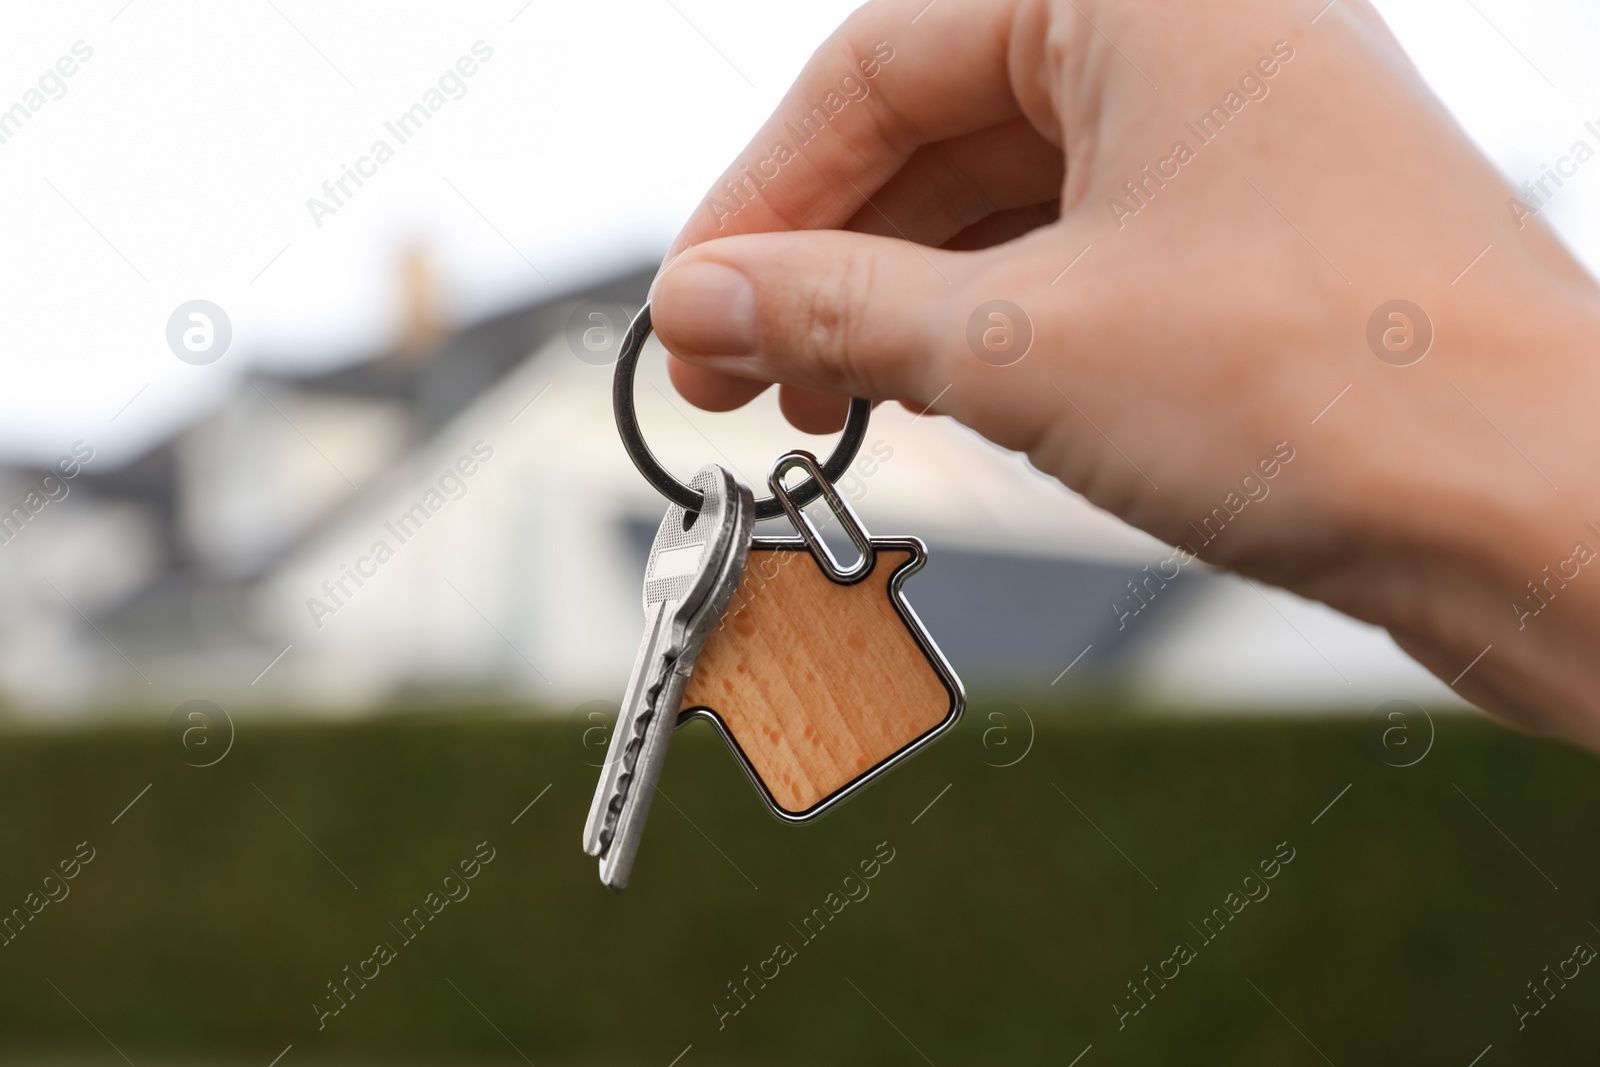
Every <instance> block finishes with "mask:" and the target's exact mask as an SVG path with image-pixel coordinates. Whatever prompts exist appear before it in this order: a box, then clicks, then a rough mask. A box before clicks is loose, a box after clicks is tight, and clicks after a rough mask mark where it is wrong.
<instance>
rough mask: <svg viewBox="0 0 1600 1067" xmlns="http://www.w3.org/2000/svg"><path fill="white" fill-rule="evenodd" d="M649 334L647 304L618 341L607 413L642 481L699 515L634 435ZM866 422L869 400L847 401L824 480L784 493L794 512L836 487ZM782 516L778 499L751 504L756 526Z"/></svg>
mask: <svg viewBox="0 0 1600 1067" xmlns="http://www.w3.org/2000/svg"><path fill="white" fill-rule="evenodd" d="M652 332H653V327H652V326H651V324H650V305H649V303H646V304H645V305H644V307H642V308H640V309H639V313H638V314H637V315H635V316H634V317H633V321H632V322H631V323H629V324H628V333H627V335H626V336H625V337H623V339H622V354H621V355H619V356H618V357H617V369H616V373H615V374H614V375H613V376H612V379H611V408H612V411H613V412H614V413H615V414H616V419H617V431H618V432H619V433H620V434H621V435H622V447H623V448H625V449H627V452H628V458H629V459H631V460H633V465H634V466H635V467H637V468H638V469H639V473H640V474H642V475H644V478H645V481H647V482H649V483H650V484H651V485H653V486H655V488H656V490H657V491H658V492H659V493H660V494H661V495H662V496H664V497H666V498H667V499H668V500H670V501H672V502H673V503H674V504H677V505H678V506H680V507H682V508H684V509H685V510H687V511H690V512H695V511H699V510H700V504H701V500H700V494H699V493H697V492H695V491H694V490H693V489H691V488H689V486H687V485H685V484H684V483H683V482H681V481H679V480H678V479H677V478H676V477H675V476H674V475H673V473H672V472H671V471H669V470H667V468H666V467H665V466H663V465H662V463H661V461H660V460H658V459H656V457H655V453H653V452H651V451H650V446H649V445H647V444H645V440H644V434H643V433H642V432H641V431H640V429H639V414H638V412H637V411H636V410H635V409H634V404H633V379H634V373H635V371H636V370H637V368H638V366H639V355H640V353H642V352H643V351H644V343H645V342H646V341H647V340H649V339H650V334H651V333H652ZM871 417H872V402H871V401H870V400H863V399H862V398H860V397H856V398H854V399H852V400H851V401H850V411H849V414H848V415H846V417H845V423H844V433H843V434H842V435H841V436H840V437H839V443H838V444H837V445H835V446H834V449H833V454H832V455H831V456H829V457H828V460H827V462H826V463H823V464H821V467H820V472H821V474H822V475H824V476H825V477H824V478H822V479H819V478H816V477H813V478H812V479H811V480H809V481H806V482H803V483H801V484H800V485H798V486H796V487H795V488H793V489H790V490H788V495H789V497H790V498H791V499H792V500H793V502H794V503H795V504H796V505H797V506H799V507H805V506H806V505H807V504H809V503H811V502H812V501H813V500H815V499H817V497H818V496H819V495H821V494H822V492H823V490H822V486H823V485H824V484H827V483H829V482H836V481H838V480H839V479H840V478H841V477H843V475H844V472H845V471H847V470H849V469H850V463H851V461H852V460H854V459H855V458H856V453H858V452H860V451H861V445H862V442H864V441H865V440H866V439H867V420H869V419H870V418H871ZM808 454H809V453H808ZM784 511H785V509H784V505H783V503H782V499H781V498H780V497H778V496H776V495H774V496H769V497H763V498H762V499H760V500H757V501H756V518H757V519H758V520H760V519H775V518H777V517H778V516H779V515H782V514H784Z"/></svg>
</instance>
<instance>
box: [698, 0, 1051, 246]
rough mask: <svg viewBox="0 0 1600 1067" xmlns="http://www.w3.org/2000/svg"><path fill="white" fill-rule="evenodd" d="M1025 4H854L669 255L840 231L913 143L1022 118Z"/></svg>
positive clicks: (920, 0)
mask: <svg viewBox="0 0 1600 1067" xmlns="http://www.w3.org/2000/svg"><path fill="white" fill-rule="evenodd" d="M1022 7H1032V8H1035V9H1040V10H1042V8H1043V5H1020V4H1017V3H1015V2H1013V0H977V2H974V0H961V2H954V0H933V2H932V3H929V2H928V0H873V2H871V3H868V4H866V5H865V6H863V7H862V8H860V9H859V10H857V11H856V12H855V13H854V14H852V15H851V16H850V18H849V19H847V20H846V21H845V23H844V24H843V25H842V26H840V27H839V29H837V30H835V31H834V33H833V35H832V36H831V37H829V38H828V40H827V41H826V42H824V43H823V45H822V46H821V47H820V48H818V49H817V51H816V53H815V54H814V55H812V57H811V59H810V60H809V61H807V63H806V66H805V68H804V69H803V70H802V71H801V72H800V76H799V77H798V78H797V79H796V80H795V83H794V85H793V86H791V87H790V89H789V91H788V93H786V94H785V95H784V98H783V101H782V102H781V103H780V104H779V105H778V108H777V110H776V111H775V112H773V114H772V117H771V118H769V119H768V120H767V122H766V124H765V125H763V126H762V127H761V130H760V132H758V133H757V134H756V135H755V137H754V138H752V139H751V141H750V143H749V145H747V146H746V147H745V149H744V151H743V152H741V153H740V154H739V156H738V158H737V159H735V160H734V161H733V164H732V165H731V166H730V167H728V169H727V170H726V171H724V172H723V174H722V177H721V178H720V179H718V181H717V183H716V184H715V185H713V186H712V188H711V191H710V192H709V193H708V194H707V195H706V198H705V199H704V200H703V201H702V202H701V204H700V206H699V207H698V208H696V210H695V213H694V215H693V216H692V217H691V218H690V220H689V222H688V224H687V225H685V226H684V228H683V230H682V232H680V233H679V234H678V238H677V240H675V241H674V242H673V244H672V248H671V249H670V250H669V251H668V253H667V261H668V262H670V261H671V260H672V259H673V257H675V256H677V255H678V254H679V253H681V252H682V251H683V250H684V249H686V248H689V247H691V246H693V245H696V244H699V243H700V242H702V241H708V240H711V239H712V238H716V237H727V236H731V235H733V234H739V233H759V232H771V231H775V230H802V229H839V228H842V227H843V226H844V225H845V223H847V222H848V221H849V220H850V218H851V217H852V216H853V215H855V213H856V212H857V211H858V210H860V209H861V207H862V205H863V204H865V203H866V202H867V199H868V198H869V197H870V196H871V195H872V194H873V193H874V192H876V191H877V190H878V189H879V188H880V187H881V186H882V185H883V184H884V183H885V182H887V181H888V180H889V179H890V178H891V177H893V175H894V174H895V173H896V172H897V171H899V169H900V168H901V167H902V166H903V165H904V164H905V162H906V161H907V160H908V159H909V158H910V157H911V154H912V153H913V152H915V151H916V150H917V148H919V147H920V146H922V145H924V144H928V143H931V142H934V141H941V140H945V139H947V138H950V137H957V136H960V135H962V134H965V133H971V132H973V131H975V130H980V129H985V128H987V127H989V126H993V125H996V124H998V123H1002V122H1006V121H1008V120H1010V119H1013V118H1015V117H1016V116H1017V115H1018V114H1020V113H1022V107H1021V105H1020V104H1019V102H1018V100H1017V97H1016V95H1015V93H1014V92H1013V89H1012V85H1011V80H1010V76H1009V73H1008V59H1007V57H1008V55H1009V53H1010V51H1011V43H1012V40H1013V38H1014V37H1015V36H1016V30H1017V29H1018V27H1017V26H1016V25H1015V23H1016V21H1017V17H1018V14H1017V13H1018V10H1019V8H1022ZM1038 30H1039V32H1038V33H1037V34H1035V35H1033V40H1035V41H1038V40H1039V39H1040V38H1041V37H1042V34H1043V27H1042V26H1040V27H1038ZM1024 39H1025V38H1024Z"/></svg>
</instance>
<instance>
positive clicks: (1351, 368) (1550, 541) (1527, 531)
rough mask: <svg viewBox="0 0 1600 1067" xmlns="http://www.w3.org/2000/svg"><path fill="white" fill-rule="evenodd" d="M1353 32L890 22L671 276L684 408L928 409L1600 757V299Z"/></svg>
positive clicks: (701, 220)
mask: <svg viewBox="0 0 1600 1067" xmlns="http://www.w3.org/2000/svg"><path fill="white" fill-rule="evenodd" d="M1320 6H1321V4H1320V3H1319V2H1314V0H1307V2H1304V3H1301V2H1298V0H1296V2H1294V3H1289V4H1284V3H1278V2H1268V0H1217V2H1212V3H1205V4H1194V3H1181V2H1178V0H1120V2H1117V3H1110V2H1101V0H935V2H933V3H932V4H929V3H928V0H877V2H873V3H869V4H868V5H867V6H866V7H864V8H862V9H861V10H860V11H858V12H857V13H856V14H855V15H853V16H852V17H851V18H850V20H849V21H848V22H847V23H846V24H845V25H844V26H843V27H842V28H841V29H840V30H839V31H838V32H837V33H835V35H834V36H833V37H832V38H831V39H830V40H829V41H828V42H827V43H826V44H825V45H823V47H822V48H821V49H819V50H818V52H817V54H816V55H815V56H814V57H813V58H812V59H811V61H810V63H809V64H808V65H807V67H806V69H805V70H804V71H803V72H802V74H801V76H800V78H799V80H798V81H797V82H796V83H795V85H794V87H793V88H792V89H791V90H790V91H789V93H788V95H787V96H786V97H785V98H784V101H783V103H782V104H781V105H780V106H779V107H778V110H777V112H776V113H775V114H774V115H773V117H772V118H771V119H770V120H769V121H768V123H767V124H766V126H765V127H763V129H762V130H761V131H760V132H759V133H758V134H757V135H756V136H755V138H754V139H753V140H752V141H751V143H750V146H749V147H748V148H747V149H746V150H745V151H744V152H743V153H742V154H741V155H740V157H739V158H738V159H737V160H735V161H734V163H733V165H732V166H731V167H729V169H728V171H727V172H726V174H725V177H724V180H723V181H722V182H719V183H718V185H717V186H716V187H714V188H713V189H712V191H711V193H710V194H709V195H708V197H707V198H706V201H705V203H704V204H703V205H702V206H701V208H700V209H699V210H698V211H697V212H696V213H695V216H694V218H693V219H692V220H691V222H690V223H689V225H688V226H687V227H686V228H685V229H684V231H683V233H682V234H681V235H680V236H679V238H678V240H677V242H676V243H675V244H674V246H673V248H672V250H671V252H670V253H669V257H668V263H667V266H666V267H665V268H664V270H663V272H662V274H661V275H660V277H659V278H658V280H657V282H656V285H655V287H654V292H653V306H654V313H655V325H656V330H657V332H658V334H659V335H660V337H661V339H662V341H663V342H664V343H665V344H666V346H667V347H668V349H669V350H671V351H672V352H673V353H674V354H675V355H676V356H677V357H679V359H678V360H675V361H674V363H673V366H672V374H673V380H674V382H675V383H676V384H677V387H678V388H679V390H680V391H681V392H682V393H683V394H684V395H685V396H686V397H688V399H689V400H691V401H692V402H694V403H696V404H698V405H700V406H702V407H706V408H711V409H715V410H723V409H727V408H731V407H736V406H738V405H740V404H742V403H745V402H747V401H748V400H749V399H751V398H752V397H753V396H755V395H756V394H757V393H759V392H760V391H761V390H762V389H763V388H765V387H766V386H767V384H768V383H772V382H779V383H782V386H783V388H782V392H781V394H780V399H781V402H782V407H783V410H784V412H785V414H786V415H787V416H788V417H789V419H790V420H791V421H792V422H794V423H795V424H796V425H797V426H799V427H801V428H803V429H807V430H812V431H823V430H827V429H830V428H834V427H837V425H838V424H839V422H840V420H841V417H842V413H843V408H844V400H843V398H844V397H846V396H865V397H869V398H871V399H873V400H898V401H900V402H902V403H903V404H906V405H907V406H908V407H911V408H913V409H915V410H923V409H924V407H927V406H929V405H931V410H932V411H933V412H935V413H938V414H943V415H949V416H951V417H953V418H955V419H958V420H960V421H961V422H963V423H965V424H966V425H968V426H970V427H972V428H973V429H974V430H976V431H978V432H979V433H981V434H983V435H984V436H986V437H988V438H990V439H991V440H993V441H995V442H996V443H998V444H1000V445H1003V446H1005V447H1007V448H1012V449H1017V450H1020V451H1023V452H1026V453H1027V454H1028V456H1029V457H1030V458H1031V459H1032V461H1033V463H1034V464H1035V465H1036V466H1037V467H1039V468H1040V469H1041V470H1044V471H1047V472H1049V473H1051V474H1053V475H1055V476H1056V477H1057V478H1059V479H1060V480H1061V481H1062V482H1063V483H1065V484H1066V485H1067V486H1069V487H1071V488H1072V489H1075V490H1077V491H1078V492H1080V493H1082V494H1084V496H1086V497H1087V498H1088V499H1089V500H1090V501H1092V502H1093V503H1095V504H1097V505H1099V506H1100V507H1103V508H1105V509H1107V510H1109V511H1111V512H1113V513H1115V514H1117V515H1119V516H1121V517H1122V518H1123V519H1125V520H1127V521H1128V522H1130V523H1132V524H1134V525H1135V526H1138V527H1140V528H1141V529H1144V530H1147V531H1149V532H1150V533H1152V534H1154V535H1155V536H1157V537H1159V538H1161V539H1163V540H1164V541H1167V542H1168V543H1171V544H1174V545H1177V546H1179V547H1180V549H1183V550H1185V551H1187V552H1193V553H1195V554H1197V555H1199V556H1201V557H1203V558H1204V559H1206V560H1208V561H1211V562H1214V563H1218V564H1221V565H1224V566H1228V567H1231V568H1233V569H1235V570H1237V571H1239V572H1241V573H1243V574H1245V575H1249V576H1253V577H1257V578H1261V579H1264V580H1266V581H1269V582H1273V583H1276V584H1279V585H1282V586H1284V587H1286V588H1289V589H1292V590H1294V591H1296V592H1299V593H1301V594H1303V595H1306V596H1310V597H1314V598H1317V599H1320V600H1323V601H1325V602H1327V603H1328V604H1330V605H1332V606H1334V607H1336V608H1338V609H1340V610H1342V611H1345V612H1348V613H1349V614H1351V615H1354V616H1355V617H1357V618H1361V619H1365V620H1368V621H1370V622H1374V623H1377V624H1379V625H1382V626H1385V627H1387V628H1388V629H1389V631H1390V632H1391V633H1392V634H1393V635H1394V636H1395V638H1396V640H1397V641H1399V643H1400V644H1401V646H1402V647H1403V648H1405V649H1406V650H1407V651H1408V652H1410V653H1411V654H1412V655H1414V656H1415V657H1416V658H1417V659H1419V660H1420V661H1421V662H1422V663H1424V664H1425V665H1426V666H1427V667H1428V668H1429V669H1431V670H1433V671H1434V672H1435V673H1436V674H1437V675H1438V676H1439V677H1441V678H1443V679H1444V680H1445V681H1447V682H1452V681H1453V682H1455V687H1456V689H1457V691H1459V692H1461V693H1462V694H1464V695H1466V696H1467V697H1468V698H1469V699H1472V700H1474V701H1475V702H1477V703H1479V704H1481V705H1482V706H1484V707H1486V708H1488V709H1490V710H1492V711H1494V712H1496V713H1498V714H1500V715H1502V716H1504V717H1506V718H1508V719H1511V720H1513V721H1515V722H1517V723H1519V724H1522V725H1524V726H1526V727H1529V728H1534V729H1538V730H1541V731H1545V732H1550V733H1555V734H1559V735H1561V736H1564V737H1567V738H1570V739H1574V740H1578V741H1581V742H1583V743H1586V744H1588V745H1590V746H1592V747H1600V684H1597V683H1600V666H1596V664H1600V656H1597V655H1595V654H1594V650H1595V649H1596V647H1597V643H1600V642H1597V638H1600V610H1597V609H1600V566H1594V567H1590V566H1588V565H1587V564H1588V562H1589V558H1600V501H1597V500H1596V490H1595V488H1594V482H1595V479H1594V478H1593V477H1592V476H1591V474H1590V469H1591V467H1592V464H1593V459H1592V457H1595V456H1597V455H1600V448H1597V445H1600V441H1597V440H1596V438H1597V436H1600V433H1597V431H1596V426H1597V425H1600V420H1597V418H1596V415H1597V412H1600V381H1597V372H1596V370H1595V369H1594V365H1593V361H1592V360H1590V359H1588V358H1587V356H1586V351H1585V348H1586V346H1592V344H1593V342H1594V339H1595V338H1596V336H1597V324H1600V316H1597V308H1600V305H1597V294H1596V290H1595V287H1594V284H1593V283H1592V281H1591V280H1590V279H1589V278H1588V276H1587V275H1585V274H1584V272H1583V271H1582V270H1581V269H1580V268H1579V267H1578V266H1577V264H1576V263H1574V261H1573V260H1572V258H1571V257H1570V256H1569V255H1568V254H1567V253H1566V251H1565V250H1564V249H1563V248H1562V246H1561V245H1560V243H1559V242H1558V241H1557V240H1555V239H1554V238H1553V237H1552V236H1551V235H1550V233H1549V232H1548V231H1547V230H1546V229H1545V227H1544V226H1543V224H1542V223H1541V221H1540V220H1539V219H1538V218H1537V217H1536V216H1534V215H1532V214H1531V213H1530V212H1529V211H1528V210H1525V209H1528V208H1531V207H1532V206H1533V205H1531V204H1530V203H1528V202H1527V201H1526V200H1523V202H1522V205H1521V208H1519V207H1518V204H1517V202H1516V201H1515V200H1514V199H1513V198H1514V197H1517V198H1520V197H1521V194H1520V193H1518V192H1516V191H1514V190H1512V189H1511V188H1509V187H1508V186H1507V185H1506V184H1505V183H1504V182H1503V181H1502V180H1501V178H1500V177H1499V176H1498V175H1497V174H1496V173H1495V171H1494V170H1493V168H1492V167H1491V166H1490V165H1489V164H1488V163H1487V162H1486V161H1485V160H1484V159H1483V158H1482V157H1481V156H1480V155H1479V154H1478V153H1477V152H1476V151H1475V150H1474V148H1473V147H1472V146H1471V144H1470V143H1469V142H1468V141H1467V139H1466V138H1465V137H1464V136H1463V135H1462V133H1461V131H1460V130H1459V129H1457V128H1456V126H1455V125H1454V124H1453V122H1452V121H1451V120H1450V118H1449V117H1448V116H1447V115H1446V114H1445V112H1444V111H1443V109H1442V108H1441V106H1440V105H1439V103H1438V102H1437V101H1436V100H1435V99H1434V98H1433V97H1432V96H1431V95H1430V94H1429V92H1428V91H1427V89H1426V88H1425V87H1424V86H1423V84H1422V82H1421V80H1420V78H1419V77H1418V75H1417V73H1416V71H1415V70H1414V69H1413V68H1412V67H1411V65H1410V63H1409V61H1408V60H1407V59H1406V57H1405V55H1404V54H1403V52H1402V51H1401V50H1400V48H1399V46H1398V45H1397V44H1396V43H1395V41H1394V40H1393V38H1392V37H1391V36H1390V34H1389V32H1388V31H1387V29H1386V28H1385V26H1384V25H1383V22H1382V21H1381V19H1379V18H1378V16H1377V15H1376V14H1375V13H1374V12H1373V11H1372V10H1371V9H1370V8H1369V7H1368V6H1367V5H1366V4H1365V3H1363V2H1362V0H1338V2H1337V3H1334V4H1332V5H1331V6H1329V7H1327V8H1326V9H1324V10H1322V12H1321V13H1320V15H1319V14H1318V10H1317V9H1318V8H1319V7H1320ZM1313 19H1314V21H1313ZM1486 247H1488V249H1489V250H1488V251H1487V252H1484V251H1483V250H1484V249H1485V248H1486ZM1480 253H1483V254H1482V255H1481V257H1480ZM1475 257H1477V258H1475ZM1398 299H1403V300H1407V301H1410V302H1411V303H1412V304H1413V305H1416V306H1417V307H1420V309H1421V314H1420V315H1419V314H1417V313H1416V311H1415V310H1410V309H1401V310H1399V311H1397V312H1394V314H1395V315H1398V316H1399V317H1392V316H1391V314H1390V311H1389V310H1387V309H1384V308H1383V305H1386V304H1388V303H1390V302H1391V301H1394V300H1398ZM991 301H1006V302H1009V305H1010V307H1009V308H1007V306H1006V305H992V304H991V303H990V302H991ZM1369 320H1371V321H1372V322H1374V323H1375V325H1374V326H1373V328H1372V330H1371V335H1372V338H1373V339H1372V340H1371V342H1370V343H1369ZM1430 333H1431V337H1432V340H1431V342H1430V343H1429V344H1427V345H1425V344H1424V340H1425V338H1426V337H1427V335H1429V334H1430ZM1030 336H1031V345H1027V346H1025V345H1024V344H1023V341H1025V340H1026V339H1027V338H1028V337H1030ZM1024 348H1025V353H1024ZM1019 355H1020V356H1021V358H1020V359H1017V360H1016V361H1015V362H1010V361H1011V360H1012V359H1015V358H1016V357H1017V356H1019ZM1418 355H1424V356H1425V358H1421V359H1420V361H1419V362H1412V363H1410V365H1404V366H1402V365H1398V364H1404V363H1407V362H1408V361H1409V360H1411V359H1413V358H1414V357H1416V356H1418ZM1003 364H1004V365H1003ZM1557 487H1559V488H1557ZM1589 520H1596V521H1595V525H1594V526H1592V527H1590V526H1587V525H1585V524H1586V523H1587V522H1588V521H1589ZM1580 542H1581V543H1582V544H1583V545H1585V546H1586V549H1587V552H1588V558H1584V559H1581V560H1580V559H1579V556H1582V555H1583V553H1582V552H1579V551H1577V546H1578V544H1579V543H1580ZM1547 567H1548V568H1549V569H1548V570H1546V569H1545V568H1547ZM1591 571H1592V572H1595V573H1591ZM1529 583H1532V584H1531V585H1530V584H1529ZM1491 646H1492V647H1491ZM1486 647H1488V648H1489V651H1488V652H1486V653H1485V652H1484V649H1485V648H1486ZM1480 655H1481V658H1479V657H1480ZM1469 665H1470V669H1467V670H1466V672H1465V674H1463V673H1462V672H1463V670H1464V669H1466V668H1468V667H1469Z"/></svg>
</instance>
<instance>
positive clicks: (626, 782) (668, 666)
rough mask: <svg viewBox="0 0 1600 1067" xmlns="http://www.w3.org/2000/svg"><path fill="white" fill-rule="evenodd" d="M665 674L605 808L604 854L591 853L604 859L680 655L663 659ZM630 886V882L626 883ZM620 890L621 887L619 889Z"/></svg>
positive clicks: (636, 725)
mask: <svg viewBox="0 0 1600 1067" xmlns="http://www.w3.org/2000/svg"><path fill="white" fill-rule="evenodd" d="M661 662H662V667H663V670H662V672H661V673H660V675H658V676H657V677H656V679H655V681H654V682H652V683H651V684H650V688H648V689H646V690H645V707H644V711H643V712H642V713H641V714H640V715H639V716H638V717H636V718H635V719H634V721H633V736H631V737H630V738H628V744H627V746H626V747H625V748H624V749H623V750H622V761H623V764H622V770H621V772H619V773H618V775H617V781H616V784H615V785H614V786H613V787H612V792H611V799H610V800H609V801H607V803H606V807H605V821H604V822H603V823H602V824H601V827H600V833H599V834H598V835H597V837H598V839H599V844H600V851H598V852H595V853H591V855H596V856H599V857H601V858H602V860H603V859H604V857H605V855H606V853H607V852H609V851H610V850H611V842H612V841H613V840H614V839H615V838H616V833H617V824H618V822H619V821H621V818H622V809H623V807H624V806H625V805H626V804H627V802H628V796H629V794H630V793H631V792H632V790H633V778H634V774H635V773H636V771H637V769H638V766H639V754H640V752H642V751H643V750H644V739H645V734H646V733H648V732H649V730H650V723H651V722H652V721H653V720H654V719H655V715H656V701H658V700H659V699H660V698H661V691H662V690H663V689H665V688H666V685H667V680H668V679H669V678H670V677H671V676H672V672H673V670H675V669H676V668H677V665H678V653H677V652H676V651H674V652H673V653H672V654H670V655H668V656H666V657H663V659H662V661H661ZM624 883H626V879H624ZM616 888H619V889H620V887H616Z"/></svg>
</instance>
